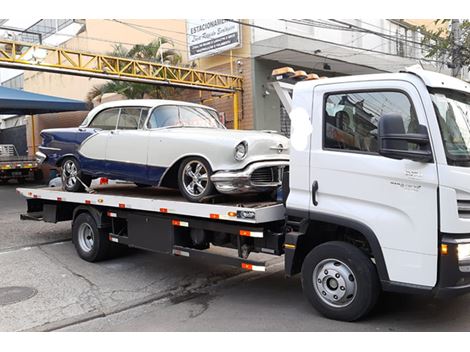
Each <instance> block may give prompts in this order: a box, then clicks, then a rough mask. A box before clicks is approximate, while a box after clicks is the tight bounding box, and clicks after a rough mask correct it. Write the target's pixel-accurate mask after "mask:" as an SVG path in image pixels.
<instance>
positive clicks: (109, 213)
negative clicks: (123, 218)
mask: <svg viewBox="0 0 470 352" xmlns="http://www.w3.org/2000/svg"><path fill="white" fill-rule="evenodd" d="M107 215H108V216H109V217H110V218H117V214H116V213H113V212H110V211H108V213H107Z"/></svg>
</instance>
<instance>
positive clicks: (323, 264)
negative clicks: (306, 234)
mask: <svg viewBox="0 0 470 352" xmlns="http://www.w3.org/2000/svg"><path fill="white" fill-rule="evenodd" d="M302 288H303V291H304V294H305V296H306V297H307V298H308V300H309V301H310V303H311V304H312V305H313V307H314V308H315V309H316V310H318V311H319V312H320V313H322V314H323V315H324V316H326V317H327V318H330V319H335V320H343V321H355V320H358V319H360V318H362V317H363V316H365V315H366V314H367V313H369V312H370V310H371V309H372V308H373V307H374V306H375V304H376V303H377V299H378V297H379V293H380V283H379V278H378V275H377V270H376V268H375V265H374V264H373V263H372V261H371V260H370V258H369V257H368V256H366V255H365V254H364V253H363V252H362V251H361V250H360V249H358V248H357V247H355V246H353V245H352V244H349V243H346V242H339V241H332V242H326V243H324V244H321V245H319V246H317V247H315V248H314V249H312V251H311V252H310V253H309V254H308V255H307V256H306V257H305V260H304V262H303V264H302Z"/></svg>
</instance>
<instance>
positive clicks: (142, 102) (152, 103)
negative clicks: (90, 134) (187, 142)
mask: <svg viewBox="0 0 470 352" xmlns="http://www.w3.org/2000/svg"><path fill="white" fill-rule="evenodd" d="M160 105H179V106H192V107H199V108H205V109H211V110H215V109H213V108H211V107H209V106H206V105H201V104H195V103H189V102H186V101H179V100H167V99H128V100H115V101H110V102H107V103H103V104H100V105H98V106H97V107H96V108H95V109H94V110H95V111H98V110H103V109H108V108H115V107H123V106H144V107H149V108H153V107H156V106H160Z"/></svg>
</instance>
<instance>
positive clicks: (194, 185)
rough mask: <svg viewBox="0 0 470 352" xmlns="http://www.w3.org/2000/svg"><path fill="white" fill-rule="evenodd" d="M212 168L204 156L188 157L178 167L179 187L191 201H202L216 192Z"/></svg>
mask: <svg viewBox="0 0 470 352" xmlns="http://www.w3.org/2000/svg"><path fill="white" fill-rule="evenodd" d="M211 175H212V169H211V167H210V165H209V163H208V162H207V161H206V160H204V159H203V158H199V157H194V158H186V159H184V160H183V162H182V163H181V165H180V167H179V169H178V188H179V190H180V192H181V194H182V195H183V196H184V197H185V198H186V199H187V200H189V201H190V202H200V201H202V200H203V199H204V198H205V197H207V196H209V195H211V194H212V193H214V185H213V183H212V181H211V180H210V176H211Z"/></svg>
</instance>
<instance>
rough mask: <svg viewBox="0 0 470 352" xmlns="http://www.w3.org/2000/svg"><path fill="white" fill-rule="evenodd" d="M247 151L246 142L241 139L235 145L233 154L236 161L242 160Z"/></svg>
mask: <svg viewBox="0 0 470 352" xmlns="http://www.w3.org/2000/svg"><path fill="white" fill-rule="evenodd" d="M247 153H248V143H247V142H245V141H243V142H240V143H238V144H237V146H236V147H235V154H234V158H235V160H237V161H242V160H243V159H245V158H246V154H247Z"/></svg>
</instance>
